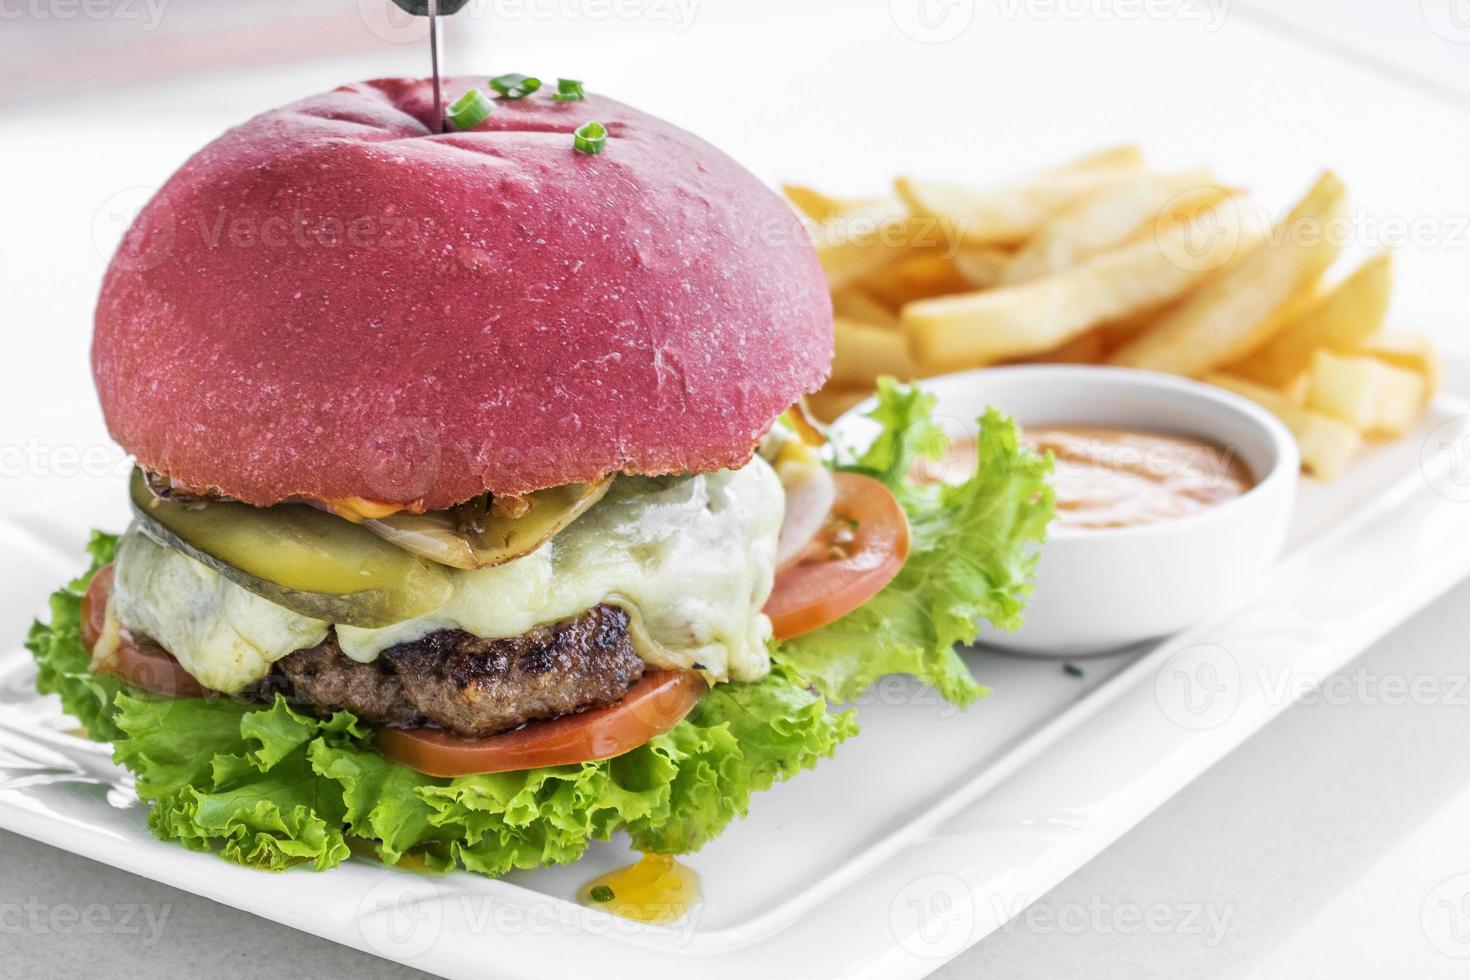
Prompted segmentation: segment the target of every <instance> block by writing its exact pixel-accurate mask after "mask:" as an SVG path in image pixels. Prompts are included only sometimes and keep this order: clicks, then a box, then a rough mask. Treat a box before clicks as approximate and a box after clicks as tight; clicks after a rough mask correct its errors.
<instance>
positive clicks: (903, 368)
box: [831, 317, 914, 387]
mask: <svg viewBox="0 0 1470 980" xmlns="http://www.w3.org/2000/svg"><path fill="white" fill-rule="evenodd" d="M880 374H891V375H893V376H894V377H896V378H898V379H900V380H903V381H907V380H909V379H910V378H912V377H913V376H914V365H913V359H912V358H911V357H910V356H909V348H908V342H907V341H906V340H904V336H903V334H902V333H900V332H898V331H897V330H892V329H889V328H888V327H880V326H874V325H873V324H870V323H862V322H859V321H857V320H847V319H843V318H840V317H839V318H838V319H837V322H836V324H835V334H834V336H833V341H832V381H831V383H832V384H835V385H837V386H838V387H857V386H860V385H866V386H868V387H872V385H873V383H874V382H875V381H876V380H877V379H878V376H879V375H880Z"/></svg>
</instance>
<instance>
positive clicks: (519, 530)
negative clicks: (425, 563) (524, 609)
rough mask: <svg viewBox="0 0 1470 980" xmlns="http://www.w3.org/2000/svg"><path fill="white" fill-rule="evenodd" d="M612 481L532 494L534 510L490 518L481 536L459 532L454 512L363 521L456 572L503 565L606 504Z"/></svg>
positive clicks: (529, 499) (383, 535)
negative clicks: (596, 504) (601, 502)
mask: <svg viewBox="0 0 1470 980" xmlns="http://www.w3.org/2000/svg"><path fill="white" fill-rule="evenodd" d="M611 484H612V480H611V478H609V479H606V480H603V481H602V482H601V483H569V484H567V485H566V486H560V487H550V488H548V489H546V490H537V491H536V492H535V493H532V494H527V495H526V497H525V498H524V499H525V500H526V501H527V502H528V503H529V504H530V505H531V506H530V509H529V510H527V511H526V512H525V513H524V514H523V515H522V516H520V517H497V516H495V514H494V513H493V512H492V513H490V514H488V515H486V517H485V522H484V523H485V527H484V530H483V531H481V532H479V533H473V532H466V531H463V530H461V529H460V527H459V520H458V518H457V517H456V516H455V514H454V512H453V511H442V510H441V511H431V512H430V513H427V514H413V513H409V512H408V511H400V512H399V513H397V514H392V515H389V516H388V517H381V518H377V519H373V520H367V521H363V526H364V527H366V528H368V529H369V530H370V531H372V532H373V533H374V534H376V535H378V536H379V537H381V538H382V539H383V540H385V541H389V542H391V543H393V544H395V545H397V546H398V547H400V548H402V549H403V550H404V551H408V552H412V553H413V554H415V555H418V556H420V557H422V558H427V559H429V560H430V561H433V562H438V563H439V564H441V565H449V566H451V567H453V568H466V569H471V568H489V567H490V566H492V565H503V564H505V563H506V562H508V561H513V560H514V559H516V558H520V557H522V556H524V555H529V554H530V553H531V552H533V551H535V550H536V549H537V548H539V547H541V546H542V545H543V544H545V543H546V542H547V541H549V540H551V537H552V536H553V535H555V534H556V533H557V532H558V531H560V530H561V529H562V528H564V527H566V526H567V525H568V524H570V523H572V521H574V520H576V519H577V518H578V517H581V516H582V514H584V513H586V511H587V509H588V508H589V507H591V506H592V505H593V504H595V503H597V502H598V501H599V500H601V499H602V496H603V494H605V493H607V488H608V487H609V486H610V485H611Z"/></svg>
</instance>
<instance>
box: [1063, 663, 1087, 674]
mask: <svg viewBox="0 0 1470 980" xmlns="http://www.w3.org/2000/svg"><path fill="white" fill-rule="evenodd" d="M1062 673H1064V674H1066V675H1067V676H1068V677H1081V676H1082V668H1081V667H1078V666H1077V665H1076V664H1062Z"/></svg>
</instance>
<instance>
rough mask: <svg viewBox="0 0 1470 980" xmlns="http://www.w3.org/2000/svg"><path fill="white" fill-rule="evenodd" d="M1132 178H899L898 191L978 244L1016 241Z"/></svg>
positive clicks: (961, 239)
mask: <svg viewBox="0 0 1470 980" xmlns="http://www.w3.org/2000/svg"><path fill="white" fill-rule="evenodd" d="M1133 179H1134V173H1133V171H1131V170H1112V169H1100V170H1092V169H1088V170H1067V171H1063V172H1059V173H1052V174H1046V175H1043V176H1041V177H1034V178H1032V179H1030V180H1025V181H1019V182H1016V183H1012V184H1001V185H998V186H995V187H983V188H982V187H970V186H968V185H966V184H956V183H950V182H947V181H938V180H918V179H915V178H912V177H900V178H899V179H898V180H897V181H895V183H894V188H895V190H896V191H897V192H898V196H899V197H900V198H901V199H902V200H903V202H904V203H905V204H907V205H908V206H909V210H910V211H911V212H912V213H913V214H914V215H916V216H918V217H922V218H928V219H930V220H931V221H933V222H935V223H936V224H937V225H938V227H939V229H940V230H942V231H943V232H944V234H945V235H946V236H947V238H948V240H949V241H950V242H953V243H956V244H959V245H962V246H965V247H968V248H979V247H983V246H986V245H1016V244H1019V243H1021V242H1023V241H1025V240H1026V239H1027V238H1029V237H1030V236H1031V235H1033V234H1035V233H1036V231H1037V229H1038V228H1040V227H1041V226H1042V225H1043V224H1044V223H1045V222H1046V221H1047V220H1048V219H1050V218H1051V217H1052V216H1053V215H1055V214H1056V213H1057V212H1059V211H1061V210H1062V209H1063V208H1065V207H1067V205H1069V204H1073V203H1075V202H1076V201H1079V200H1081V199H1082V198H1084V197H1087V196H1089V195H1092V194H1100V193H1105V192H1107V191H1110V190H1113V189H1115V188H1117V187H1118V186H1120V185H1122V184H1124V183H1126V182H1128V181H1131V180H1133Z"/></svg>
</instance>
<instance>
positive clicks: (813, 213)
mask: <svg viewBox="0 0 1470 980" xmlns="http://www.w3.org/2000/svg"><path fill="white" fill-rule="evenodd" d="M781 193H783V194H785V195H786V200H788V201H790V202H791V204H792V205H793V206H794V207H795V208H796V210H797V211H799V212H801V213H802V214H804V215H806V216H807V217H808V218H811V219H812V220H813V221H827V220H829V219H831V218H835V217H837V216H839V215H843V214H851V213H853V212H854V211H862V210H864V209H866V208H871V207H874V206H876V205H879V204H882V203H883V199H882V198H850V197H833V196H832V195H830V194H824V193H823V192H822V191H819V190H816V189H815V188H812V187H803V186H802V185H800V184H783V185H782V186H781Z"/></svg>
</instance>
